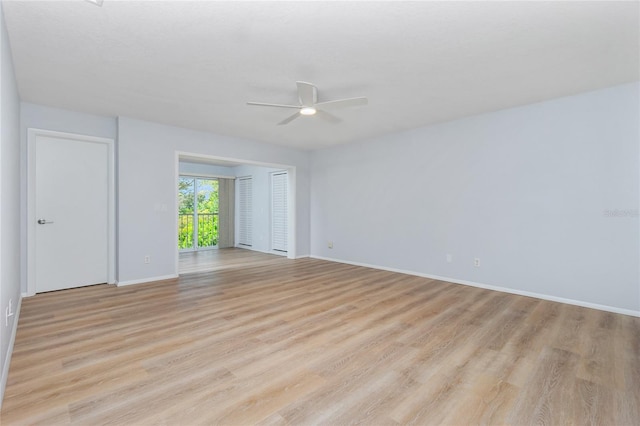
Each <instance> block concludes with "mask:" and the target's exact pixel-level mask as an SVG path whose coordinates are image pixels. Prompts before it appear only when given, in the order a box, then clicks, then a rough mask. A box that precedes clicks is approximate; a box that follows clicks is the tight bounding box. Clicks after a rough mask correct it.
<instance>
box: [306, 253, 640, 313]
mask: <svg viewBox="0 0 640 426" xmlns="http://www.w3.org/2000/svg"><path fill="white" fill-rule="evenodd" d="M309 257H311V258H312V259H320V260H327V261H329V262H337V263H346V264H348V265H354V266H363V267H365V268H372V269H380V270H383V271H389V272H397V273H400V274H407V275H414V276H417V277H423V278H430V279H432V280H438V281H446V282H450V283H454V284H462V285H468V286H471V287H478V288H484V289H487V290H494V291H500V292H503V293H511V294H517V295H519V296H527V297H535V298H536V299H542V300H550V301H552V302H560V303H566V304H568V305H576V306H582V307H584V308H591V309H598V310H600V311H607V312H614V313H616V314H623V315H630V316H633V317H640V311H634V310H632V309H624V308H617V307H615V306H608V305H600V304H597V303H591V302H584V301H581V300H574V299H565V298H564V297H557V296H551V295H548V294H542V293H534V292H530V291H523V290H516V289H513V288H508V287H499V286H494V285H488V284H482V283H476V282H473V281H467V280H460V279H457V278H450V277H441V276H438V275H431V274H423V273H421V272H415V271H407V270H404V269H397V268H388V267H385V266H378V265H371V264H368V263H361V262H351V261H348V260H341V259H333V258H330V257H323V256H315V255H311V256H309Z"/></svg>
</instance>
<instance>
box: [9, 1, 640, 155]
mask: <svg viewBox="0 0 640 426" xmlns="http://www.w3.org/2000/svg"><path fill="white" fill-rule="evenodd" d="M3 6H4V11H5V19H6V23H7V28H8V31H9V38H10V42H11V46H12V50H13V55H14V61H15V68H16V73H17V79H18V86H19V90H20V95H21V97H22V99H23V100H24V101H27V102H34V103H38V104H44V105H50V106H55V107H60V108H66V109H71V110H78V111H85V112H90V113H96V114H104V115H111V116H116V115H123V116H129V117H135V118H140V119H145V120H151V121H157V122H162V123H167V124H172V125H177V126H183V127H188V128H193V129H199V130H206V131H211V132H215V133H218V134H223V135H230V136H236V137H241V138H249V139H254V140H260V141H266V142H271V143H276V144H282V145H288V146H292V147H297V148H301V149H315V148H320V147H324V146H330V145H334V144H339V143H346V142H349V141H353V140H358V139H363V138H369V137H373V136H377V135H381V134H386V133H389V132H396V131H400V130H405V129H411V128H416V127H420V126H424V125H428V124H431V123H436V122H442V121H446V120H452V119H455V118H459V117H464V116H468V115H472V114H478V113H482V112H487V111H494V110H498V109H503V108H509V107H513V106H517V105H523V104H527V103H532V102H536V101H540V100H545V99H550V98H555V97H560V96H565V95H570V94H574V93H579V92H583V91H588V90H593V89H598V88H602V87H607V86H612V85H616V84H620V83H625V82H630V81H635V80H638V79H640V75H639V50H640V41H639V19H640V18H639V3H638V2H611V1H606V2H526V3H525V2H347V3H344V2H212V1H206V2H205V1H200V2H185V1H171V2H170V1H162V2H149V1H127V2H123V1H114V0H104V5H103V6H102V7H96V6H95V5H92V4H90V3H88V2H86V1H82V0H74V1H49V2H32V1H20V2H14V1H8V2H3ZM296 80H303V81H309V82H312V83H315V84H316V85H317V86H318V88H319V100H320V101H323V100H331V99H335V98H342V97H355V96H367V97H368V98H369V105H368V106H365V107H359V108H351V109H345V110H341V111H338V112H337V113H336V114H337V115H339V116H340V117H341V118H342V119H343V120H344V121H343V122H342V123H340V124H330V123H327V122H324V121H321V120H318V118H317V117H311V118H309V117H302V118H300V119H298V120H295V121H294V122H292V123H291V124H290V125H287V126H276V123H277V122H279V121H280V120H282V119H284V118H285V117H287V116H288V115H290V114H291V111H290V110H284V109H268V108H258V107H250V106H247V105H246V104H245V103H246V102H247V101H264V102H275V103H291V102H296V92H295V81H296Z"/></svg>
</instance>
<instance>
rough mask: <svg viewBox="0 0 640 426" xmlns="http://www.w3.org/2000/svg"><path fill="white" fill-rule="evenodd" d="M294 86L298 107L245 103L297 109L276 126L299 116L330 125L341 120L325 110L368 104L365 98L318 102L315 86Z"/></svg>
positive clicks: (301, 82) (299, 82) (255, 104)
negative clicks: (320, 119) (323, 121)
mask: <svg viewBox="0 0 640 426" xmlns="http://www.w3.org/2000/svg"><path fill="white" fill-rule="evenodd" d="M296 85H297V87H298V100H299V101H300V104H299V105H285V104H272V103H265V102H247V105H253V106H266V107H274V108H293V109H297V110H298V111H297V112H296V113H295V114H293V115H291V116H289V117H287V118H285V119H284V120H282V121H281V122H279V123H278V125H284V124H289V123H290V122H292V121H293V120H295V119H296V118H298V117H300V116H301V115H305V116H312V115H317V116H318V117H320V118H322V119H323V120H326V121H329V122H331V123H339V122H340V121H341V120H340V119H339V118H338V117H336V116H335V115H333V114H331V113H329V112H327V110H331V109H339V108H345V107H351V106H361V105H367V103H368V100H367V98H365V97H359V98H348V99H336V100H333V101H326V102H318V88H317V87H316V86H315V85H313V84H311V83H306V82H304V81H296Z"/></svg>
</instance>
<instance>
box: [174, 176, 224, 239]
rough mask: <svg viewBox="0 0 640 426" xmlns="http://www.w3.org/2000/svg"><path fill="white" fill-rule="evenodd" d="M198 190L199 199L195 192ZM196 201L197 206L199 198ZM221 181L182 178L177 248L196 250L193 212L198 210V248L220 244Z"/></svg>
mask: <svg viewBox="0 0 640 426" xmlns="http://www.w3.org/2000/svg"><path fill="white" fill-rule="evenodd" d="M196 187H197V191H198V193H197V197H194V190H195V188H196ZM195 198H197V205H196V204H195V203H196V199H195ZM218 202H219V200H218V180H217V179H198V178H189V177H181V178H180V180H179V181H178V248H179V249H189V248H193V247H194V244H193V243H194V241H193V228H194V209H197V220H198V247H212V246H215V245H217V244H218Z"/></svg>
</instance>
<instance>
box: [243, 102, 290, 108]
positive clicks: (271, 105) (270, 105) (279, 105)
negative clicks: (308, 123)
mask: <svg viewBox="0 0 640 426" xmlns="http://www.w3.org/2000/svg"><path fill="white" fill-rule="evenodd" d="M247 105H255V106H268V107H276V108H296V109H300V105H282V104H266V103H264V102H247Z"/></svg>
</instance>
